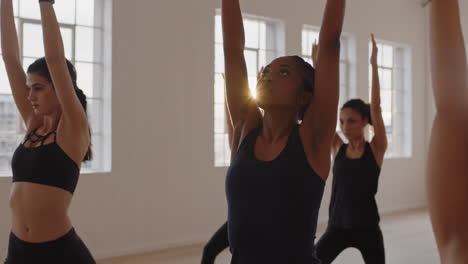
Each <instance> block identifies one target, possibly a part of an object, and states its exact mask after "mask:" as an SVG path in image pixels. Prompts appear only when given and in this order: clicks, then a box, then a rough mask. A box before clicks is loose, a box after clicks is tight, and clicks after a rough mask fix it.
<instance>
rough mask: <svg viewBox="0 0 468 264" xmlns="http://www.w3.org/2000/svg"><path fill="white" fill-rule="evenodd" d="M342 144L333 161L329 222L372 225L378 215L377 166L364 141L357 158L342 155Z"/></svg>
mask: <svg viewBox="0 0 468 264" xmlns="http://www.w3.org/2000/svg"><path fill="white" fill-rule="evenodd" d="M347 148H348V144H343V145H342V146H341V148H340V150H339V152H338V154H337V155H336V158H335V162H334V164H333V186H332V198H331V203H330V209H329V214H330V218H329V225H331V226H335V227H339V228H367V227H369V228H374V227H376V226H377V225H378V224H379V221H380V216H379V212H378V209H377V203H376V201H375V195H376V194H377V188H378V182H379V175H380V167H379V165H378V164H377V161H376V160H375V158H374V155H373V153H372V149H371V146H370V144H369V142H366V144H365V147H364V154H363V155H362V157H361V158H358V159H350V158H348V157H347V156H346V150H347Z"/></svg>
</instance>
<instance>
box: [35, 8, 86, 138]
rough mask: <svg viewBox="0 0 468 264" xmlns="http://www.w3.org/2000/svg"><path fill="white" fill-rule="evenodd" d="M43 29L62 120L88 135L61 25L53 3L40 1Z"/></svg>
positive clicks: (84, 115)
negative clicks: (70, 69)
mask: <svg viewBox="0 0 468 264" xmlns="http://www.w3.org/2000/svg"><path fill="white" fill-rule="evenodd" d="M40 9H41V17H42V30H43V36H44V49H45V58H46V61H47V65H48V68H49V72H50V75H51V77H52V82H53V84H54V87H55V92H56V94H57V98H58V100H59V102H60V105H61V107H62V111H63V116H62V121H63V122H64V124H65V125H66V126H67V127H74V128H77V130H78V129H79V132H83V133H84V134H83V135H88V121H87V118H86V113H85V111H84V109H83V107H82V105H81V103H80V101H79V99H78V96H77V95H76V92H75V88H74V85H73V82H72V79H71V77H70V73H69V71H68V67H67V63H66V59H65V51H64V47H63V41H62V36H61V34H60V27H59V24H58V22H57V17H56V16H55V11H54V8H53V4H52V3H51V2H49V1H41V2H40Z"/></svg>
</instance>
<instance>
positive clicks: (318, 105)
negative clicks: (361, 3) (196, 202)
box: [222, 0, 345, 264]
mask: <svg viewBox="0 0 468 264" xmlns="http://www.w3.org/2000/svg"><path fill="white" fill-rule="evenodd" d="M344 13H345V0H328V1H327V3H326V7H325V14H324V18H323V23H322V25H323V26H322V29H321V32H320V37H319V39H320V44H321V46H320V48H319V51H318V58H317V67H316V69H314V68H312V66H311V65H310V64H308V63H306V62H305V61H304V60H303V59H301V58H300V57H297V56H290V57H281V58H278V59H275V60H274V61H273V62H272V63H271V64H269V65H267V66H266V67H265V69H264V70H263V71H262V73H261V77H260V80H259V81H258V83H257V98H256V100H255V99H254V98H252V97H251V95H250V92H249V87H248V80H247V70H246V63H245V59H244V45H245V39H244V30H243V23H242V15H241V10H240V5H239V0H223V5H222V24H223V36H224V42H223V43H224V56H225V74H226V90H227V99H228V107H229V112H230V115H231V118H232V123H233V126H234V138H236V136H238V137H239V140H238V142H239V144H236V145H234V144H233V146H232V154H233V155H232V156H233V158H232V163H231V166H230V168H229V170H228V174H227V179H226V196H227V201H228V232H229V245H230V249H231V252H232V261H231V263H235V264H239V263H242V264H250V263H256V264H258V263H270V264H274V263H282V264H284V263H289V264H295V263H297V264H299V263H319V260H318V259H317V258H316V256H315V249H314V238H315V237H314V235H315V231H316V226H317V218H318V211H319V207H320V202H321V200H322V195H323V188H324V183H325V180H326V178H327V176H328V173H329V170H330V154H331V153H330V149H331V145H332V140H333V137H334V135H335V127H336V114H337V108H338V96H339V79H338V78H339V55H340V36H341V31H342V26H343V20H344ZM259 107H260V108H262V109H263V110H264V115H262V114H261V112H260V110H259ZM299 120H302V122H301V124H300V125H298V121H299Z"/></svg>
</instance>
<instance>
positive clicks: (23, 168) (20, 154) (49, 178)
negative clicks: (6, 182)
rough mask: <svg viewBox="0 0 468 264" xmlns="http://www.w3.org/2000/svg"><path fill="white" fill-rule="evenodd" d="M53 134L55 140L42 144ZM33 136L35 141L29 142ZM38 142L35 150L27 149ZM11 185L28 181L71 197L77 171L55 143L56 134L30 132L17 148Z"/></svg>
mask: <svg viewBox="0 0 468 264" xmlns="http://www.w3.org/2000/svg"><path fill="white" fill-rule="evenodd" d="M51 135H54V141H53V142H52V143H50V144H44V141H45V140H46V139H47V138H48V137H49V136H51ZM32 136H34V137H35V138H36V139H32ZM28 141H31V144H34V143H37V142H40V143H41V144H40V146H38V147H26V146H25V144H26V142H28ZM11 167H12V170H13V182H31V183H37V184H43V185H48V186H54V187H58V188H61V189H64V190H66V191H69V192H70V193H72V194H73V192H74V191H75V189H76V185H77V183H78V177H79V175H80V168H79V167H78V165H77V164H76V163H75V161H74V160H72V159H71V158H70V157H69V156H68V155H67V154H66V153H65V152H64V151H63V150H62V148H60V146H59V145H58V144H57V131H56V130H54V131H52V132H50V133H48V134H47V135H45V136H41V135H37V134H36V130H34V131H33V132H31V133H30V134H29V135H28V136H27V137H26V139H25V140H24V142H23V143H22V144H20V145H19V146H18V148H17V149H16V151H15V153H14V154H13V159H12V162H11Z"/></svg>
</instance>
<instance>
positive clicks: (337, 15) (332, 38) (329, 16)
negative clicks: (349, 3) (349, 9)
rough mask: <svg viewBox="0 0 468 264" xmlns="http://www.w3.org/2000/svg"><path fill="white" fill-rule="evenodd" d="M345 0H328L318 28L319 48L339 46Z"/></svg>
mask: <svg viewBox="0 0 468 264" xmlns="http://www.w3.org/2000/svg"><path fill="white" fill-rule="evenodd" d="M345 8H346V1H345V0H328V1H327V4H326V7H325V13H324V15H323V21H322V28H321V29H320V35H319V43H320V49H324V48H331V47H334V45H336V46H338V47H339V43H340V37H341V32H342V30H343V21H344V16H345Z"/></svg>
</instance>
